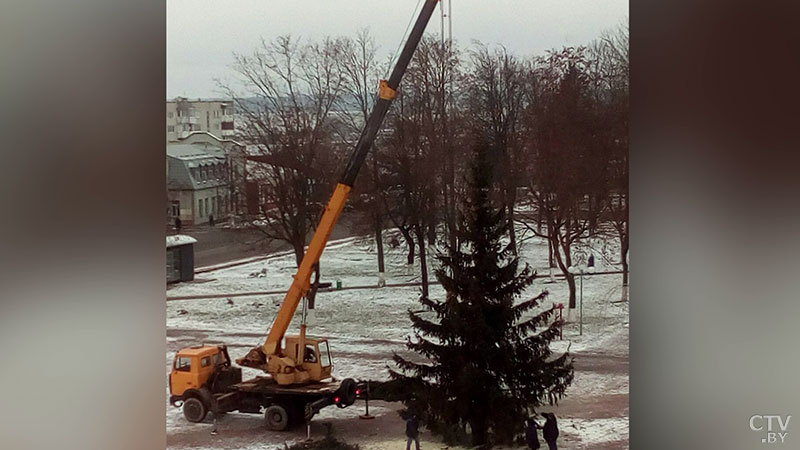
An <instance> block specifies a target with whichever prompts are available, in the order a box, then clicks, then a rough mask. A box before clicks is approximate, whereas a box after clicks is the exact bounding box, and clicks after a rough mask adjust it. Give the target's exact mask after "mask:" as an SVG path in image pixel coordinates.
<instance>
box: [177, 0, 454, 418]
mask: <svg viewBox="0 0 800 450" xmlns="http://www.w3.org/2000/svg"><path fill="white" fill-rule="evenodd" d="M438 2H439V0H424V4H423V5H422V8H421V10H420V12H419V15H418V16H417V19H416V22H415V23H414V26H413V28H412V29H411V32H410V33H409V35H408V39H407V40H406V43H405V45H404V47H403V50H402V52H401V53H400V55H399V56H398V58H397V62H396V63H395V66H394V68H393V70H392V72H391V75H390V76H389V79H388V80H381V81H380V84H379V90H378V95H377V98H376V101H375V104H374V106H373V108H372V111H371V112H370V115H369V117H368V118H367V121H366V124H365V126H364V128H363V130H362V132H361V135H360V137H359V140H358V143H357V144H356V147H355V150H354V151H353V153H352V154H351V156H350V159H349V161H348V163H347V166H346V167H345V169H344V173H343V174H342V176H341V178H340V179H339V183H338V184H337V185H336V188H335V189H334V191H333V195H332V196H331V198H330V200H329V201H328V204H327V205H326V207H325V210H324V212H323V214H322V218H321V219H320V223H319V225H318V226H317V228H316V231H315V232H314V235H313V237H312V239H311V243H310V244H309V246H308V251H307V252H306V254H305V256H304V257H303V259H302V261H301V262H300V265H299V267H298V270H297V273H296V274H295V275H294V281H293V282H292V284H291V286H290V287H289V290H288V292H287V293H286V296H285V298H284V300H283V302H282V303H281V307H280V309H279V310H278V314H277V316H276V318H275V320H274V322H273V323H272V326H271V327H270V328H269V333H268V335H267V339H266V342H265V343H264V344H263V345H262V346H260V347H256V348H253V349H252V350H250V351H249V352H248V353H247V354H246V355H245V356H244V357H242V358H239V359H237V360H236V363H237V364H239V365H240V366H245V367H250V368H256V369H261V370H263V371H264V372H266V376H257V377H255V378H253V379H250V380H246V381H242V369H241V367H237V366H236V365H234V364H233V363H232V361H231V358H230V357H229V355H228V349H227V347H226V346H204V345H199V346H194V347H188V348H183V349H181V350H179V351H178V352H177V353H176V355H175V359H174V363H173V367H172V371H171V373H170V376H169V388H170V404H171V405H173V406H176V407H181V406H182V407H183V414H184V417H185V418H186V419H187V420H188V421H190V422H201V421H203V420H204V419H205V417H206V415H207V414H208V412H209V411H211V412H212V413H214V414H221V413H225V412H230V411H239V412H243V413H253V414H260V413H261V411H262V409H263V410H264V418H265V423H266V426H267V428H269V429H271V430H275V431H282V430H285V429H287V428H288V427H290V426H292V425H293V424H298V423H302V422H303V419H304V420H305V421H306V422H307V421H309V420H311V418H312V417H313V416H314V415H315V414H316V413H317V412H319V411H320V410H321V409H322V408H324V407H326V406H330V405H334V404H335V405H337V406H338V407H341V408H345V407H347V406H350V405H352V404H353V403H355V401H356V399H357V398H358V396H359V394H360V393H361V392H362V390H363V386H361V385H359V384H358V383H357V382H356V381H355V380H353V379H352V378H346V379H344V380H342V381H338V380H336V379H335V378H334V377H333V373H332V371H333V359H332V357H331V353H330V348H329V347H328V341H327V340H326V339H315V338H312V337H310V336H308V335H306V324H305V313H306V306H307V304H306V303H304V304H303V320H302V322H301V325H300V334H299V335H285V333H286V331H287V330H288V328H289V324H290V323H291V321H292V318H293V317H294V314H295V312H296V311H297V308H298V306H299V305H300V302H301V300H304V299H311V300H313V298H314V295H315V294H316V289H317V287H318V286H319V283H318V281H319V280H318V279H316V280H315V282H314V283H312V282H311V276H312V273H314V272H316V273H317V276H318V274H319V272H318V271H317V270H315V269H317V268H318V264H319V260H320V257H321V256H322V252H323V250H324V249H325V245H326V244H327V242H328V238H329V237H330V234H331V232H332V231H333V228H334V226H335V225H336V222H337V221H338V219H339V216H340V215H341V213H342V210H343V209H344V206H345V203H346V201H347V197H348V195H349V193H350V190H351V189H352V187H353V183H354V182H355V179H356V176H357V175H358V172H359V169H360V168H361V166H362V165H363V163H364V160H365V159H366V157H367V154H368V153H369V150H370V148H371V146H372V143H373V141H374V140H375V136H376V135H377V133H378V131H379V130H380V128H381V125H382V124H383V120H384V118H385V117H386V113H387V111H388V110H389V106H390V105H391V103H392V100H394V99H395V98H396V96H397V88H398V86H399V84H400V80H401V79H402V77H403V74H404V73H405V71H406V68H407V67H408V64H409V62H410V61H411V57H412V56H413V54H414V51H415V50H416V48H417V45H418V44H419V41H420V39H421V38H422V34H423V32H424V31H425V27H426V26H427V24H428V21H429V20H430V18H431V15H432V14H433V11H434V9H435V8H436V5H437V3H438ZM284 341H285V342H284Z"/></svg>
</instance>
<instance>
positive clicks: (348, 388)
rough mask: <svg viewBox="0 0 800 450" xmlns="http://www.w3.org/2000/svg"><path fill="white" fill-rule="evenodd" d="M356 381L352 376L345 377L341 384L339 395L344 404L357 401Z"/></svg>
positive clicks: (348, 404)
mask: <svg viewBox="0 0 800 450" xmlns="http://www.w3.org/2000/svg"><path fill="white" fill-rule="evenodd" d="M356 395H357V394H356V381H355V380H353V379H352V378H345V379H344V380H343V381H342V384H341V385H340V386H339V396H340V397H341V399H342V401H341V404H342V405H344V406H350V405H352V404H353V403H355V402H356Z"/></svg>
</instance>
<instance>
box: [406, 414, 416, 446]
mask: <svg viewBox="0 0 800 450" xmlns="http://www.w3.org/2000/svg"><path fill="white" fill-rule="evenodd" d="M406 437H407V438H408V440H407V441H406V450H411V441H412V440H413V441H414V444H415V445H416V447H417V450H419V419H417V416H416V415H415V414H411V415H410V416H408V419H406Z"/></svg>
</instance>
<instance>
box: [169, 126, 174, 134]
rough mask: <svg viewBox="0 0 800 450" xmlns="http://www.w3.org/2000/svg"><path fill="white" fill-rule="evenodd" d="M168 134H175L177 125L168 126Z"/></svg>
mask: <svg viewBox="0 0 800 450" xmlns="http://www.w3.org/2000/svg"><path fill="white" fill-rule="evenodd" d="M167 132H168V133H174V132H175V125H167Z"/></svg>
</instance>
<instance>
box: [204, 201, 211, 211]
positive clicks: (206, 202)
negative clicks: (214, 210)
mask: <svg viewBox="0 0 800 450" xmlns="http://www.w3.org/2000/svg"><path fill="white" fill-rule="evenodd" d="M204 203H205V205H204V206H205V207H206V214H210V212H209V211H210V210H209V209H208V199H205V202H204Z"/></svg>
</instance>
